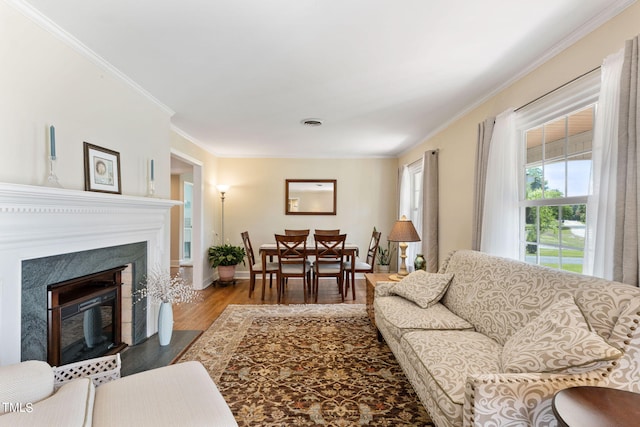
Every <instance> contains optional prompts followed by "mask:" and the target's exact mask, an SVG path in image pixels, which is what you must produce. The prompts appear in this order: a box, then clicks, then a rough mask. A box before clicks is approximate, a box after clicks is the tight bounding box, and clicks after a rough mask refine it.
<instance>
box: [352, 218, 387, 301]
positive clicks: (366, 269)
mask: <svg viewBox="0 0 640 427" xmlns="http://www.w3.org/2000/svg"><path fill="white" fill-rule="evenodd" d="M381 235H382V233H381V232H379V231H376V229H375V228H374V229H373V232H372V233H371V241H370V242H369V249H367V259H366V261H361V260H359V259H358V258H356V259H355V263H356V265H355V272H356V273H373V270H374V268H375V266H376V255H377V253H378V245H379V244H380V236H381ZM353 261H354V260H352V259H350V260H347V261H345V263H344V264H345V265H344V271H345V272H346V274H345V276H346V280H345V282H344V283H345V286H344V294H345V295H348V293H349V286H351V293H352V295H353V299H354V300H355V299H356V284H355V283H353V284H351V283H350V280H349V278H350V276H351V274H350V272H351V263H352V262H353Z"/></svg>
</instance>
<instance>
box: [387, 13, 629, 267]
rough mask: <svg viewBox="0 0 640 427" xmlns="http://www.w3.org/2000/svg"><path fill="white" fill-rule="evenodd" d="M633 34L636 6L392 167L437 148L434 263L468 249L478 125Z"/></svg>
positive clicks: (588, 65) (590, 64) (583, 68)
mask: <svg viewBox="0 0 640 427" xmlns="http://www.w3.org/2000/svg"><path fill="white" fill-rule="evenodd" d="M638 33H640V3H635V4H633V5H632V6H630V7H629V8H628V9H626V10H625V11H624V12H623V13H622V14H620V15H618V16H617V17H615V18H613V19H611V20H610V21H608V22H607V23H605V24H604V25H602V26H601V27H600V28H598V29H596V30H595V31H593V32H592V33H590V34H588V35H587V36H586V37H584V38H582V39H581V40H579V41H578V42H577V43H575V44H574V45H572V46H571V47H569V48H568V49H565V50H564V51H563V52H561V53H560V54H558V55H556V56H555V57H554V58H552V59H551V60H549V61H547V62H546V63H545V64H543V65H542V66H540V67H538V68H537V69H536V70H534V71H533V72H531V73H529V74H528V75H527V76H525V77H524V78H522V79H520V80H518V81H517V82H515V83H514V84H512V85H511V86H510V87H508V88H506V89H504V90H503V91H501V92H500V93H498V94H497V95H495V96H493V97H491V98H490V99H488V100H487V101H486V102H484V103H483V104H481V105H480V106H478V107H477V108H475V109H474V110H473V111H470V112H469V113H467V114H465V115H464V116H462V117H460V118H458V119H457V120H455V121H454V122H452V123H451V124H450V125H449V126H447V127H446V128H445V129H444V130H442V131H441V132H439V133H437V134H436V135H434V136H432V137H430V138H428V139H427V140H425V141H424V142H423V143H422V144H419V145H418V146H417V147H414V148H413V149H412V150H410V151H408V152H407V153H405V154H404V155H402V156H401V157H400V158H399V160H398V165H403V164H406V163H411V162H413V161H415V160H417V159H418V158H420V156H421V155H422V153H423V152H424V151H425V150H428V149H436V148H439V149H440V157H439V160H440V163H439V170H440V219H439V221H440V254H439V255H440V260H443V259H444V257H445V256H446V255H447V254H448V253H449V252H450V251H451V250H454V249H465V248H467V249H468V248H470V247H471V221H472V209H473V180H474V168H475V150H476V139H477V131H478V130H477V129H478V127H477V126H478V123H480V122H482V121H483V120H484V119H486V118H488V117H493V116H496V115H497V114H499V113H501V112H503V111H505V110H506V109H507V108H510V107H513V108H518V107H520V106H522V105H524V104H526V103H527V102H529V101H531V100H533V99H536V98H537V97H539V96H541V95H543V94H545V93H547V92H549V91H551V90H553V89H555V88H557V87H558V86H560V85H562V84H564V83H566V82H567V81H570V80H572V79H574V78H576V77H578V76H580V75H582V74H584V73H585V72H587V71H589V70H591V69H593V68H595V67H597V66H599V65H600V64H601V63H602V60H603V59H604V58H605V57H606V56H607V55H609V54H611V53H614V52H616V51H618V50H619V49H621V48H622V47H623V46H624V41H625V40H628V39H630V38H632V37H634V36H635V35H637V34H638Z"/></svg>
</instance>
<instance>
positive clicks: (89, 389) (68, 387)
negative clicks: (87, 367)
mask: <svg viewBox="0 0 640 427" xmlns="http://www.w3.org/2000/svg"><path fill="white" fill-rule="evenodd" d="M94 396H95V386H94V385H93V382H91V380H90V379H89V378H78V379H75V380H72V381H69V382H68V383H65V384H63V385H62V386H61V387H60V388H59V389H58V391H56V392H55V393H54V394H53V395H52V396H51V397H49V398H47V399H44V400H41V401H39V402H37V403H34V404H33V405H31V404H29V405H24V406H23V407H22V411H18V412H10V413H7V414H4V415H2V416H0V426H2V427H4V426H11V427H18V426H25V427H27V426H29V427H32V426H65V427H75V426H78V427H87V426H91V425H92V418H93V417H92V415H93V402H94Z"/></svg>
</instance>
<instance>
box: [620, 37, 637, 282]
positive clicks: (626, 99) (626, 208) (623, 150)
mask: <svg viewBox="0 0 640 427" xmlns="http://www.w3.org/2000/svg"><path fill="white" fill-rule="evenodd" d="M638 40H639V39H638V37H637V36H636V37H635V38H634V39H632V40H628V41H627V42H626V44H625V49H624V63H623V66H622V74H621V78H620V118H619V126H618V173H617V194H616V227H615V230H616V231H615V243H614V260H615V263H614V266H613V279H614V280H616V281H620V282H624V283H628V284H631V285H635V286H638V284H639V283H638V277H639V271H638V269H639V265H640V262H639V260H638V253H639V252H638V241H639V240H640V236H639V235H638V232H639V228H638V212H639V211H638V203H639V202H640V195H639V194H638V191H639V190H640V187H639V186H638V182H637V179H638V155H640V153H639V151H638V131H639V130H640V111H639V110H638V103H639V102H640V94H639V92H638V85H639V84H640V76H639V74H638Z"/></svg>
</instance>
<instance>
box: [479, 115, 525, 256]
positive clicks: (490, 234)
mask: <svg viewBox="0 0 640 427" xmlns="http://www.w3.org/2000/svg"><path fill="white" fill-rule="evenodd" d="M517 141H518V139H517V135H516V125H515V113H514V112H513V110H512V109H509V110H507V111H505V112H503V113H501V114H499V115H498V117H496V124H495V127H494V129H493V135H492V137H491V148H490V150H489V156H488V159H487V178H486V189H485V195H484V209H483V213H482V236H481V240H480V250H481V251H482V252H485V253H488V254H491V255H497V256H501V257H506V258H512V259H519V241H518V236H519V235H520V233H519V212H520V208H519V199H518V194H519V193H518V183H519V182H520V179H519V176H518V173H519V171H520V169H519V167H518V165H519V163H520V162H519V161H518V143H517Z"/></svg>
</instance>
